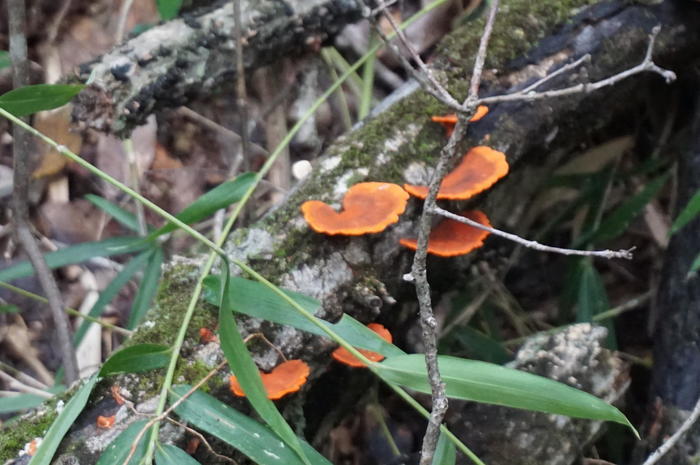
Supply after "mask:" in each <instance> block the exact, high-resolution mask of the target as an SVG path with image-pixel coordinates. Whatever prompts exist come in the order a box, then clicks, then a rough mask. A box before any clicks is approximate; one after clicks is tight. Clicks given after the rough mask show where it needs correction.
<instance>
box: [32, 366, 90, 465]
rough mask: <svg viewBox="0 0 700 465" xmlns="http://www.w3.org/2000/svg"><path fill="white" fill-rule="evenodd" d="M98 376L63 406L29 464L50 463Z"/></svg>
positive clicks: (86, 383) (86, 382) (83, 405)
mask: <svg viewBox="0 0 700 465" xmlns="http://www.w3.org/2000/svg"><path fill="white" fill-rule="evenodd" d="M97 379H98V378H97V376H96V375H93V376H92V377H90V378H89V379H88V380H87V381H85V382H84V383H83V385H82V386H80V388H79V389H78V390H77V391H76V393H75V394H74V395H73V397H72V398H71V400H70V401H68V403H67V404H66V406H65V407H63V410H62V411H61V413H60V414H59V415H58V417H56V419H55V420H54V421H53V423H52V424H51V426H50V427H49V430H48V431H47V432H46V434H45V435H44V438H43V440H42V441H41V444H39V447H38V448H37V450H36V454H34V456H33V457H32V459H31V460H30V461H29V465H49V464H50V463H51V460H52V459H53V455H54V454H55V453H56V449H58V445H59V444H60V443H61V440H63V436H65V434H66V433H67V432H68V430H69V429H70V427H71V426H72V425H73V422H75V419H76V418H78V415H80V412H82V411H83V408H84V407H85V404H87V401H88V398H89V397H90V393H91V392H92V388H93V387H94V386H95V383H96V382H97Z"/></svg>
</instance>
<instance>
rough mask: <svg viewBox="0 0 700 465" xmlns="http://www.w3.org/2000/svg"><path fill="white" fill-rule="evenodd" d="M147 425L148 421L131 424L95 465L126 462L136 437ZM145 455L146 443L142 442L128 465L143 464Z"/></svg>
mask: <svg viewBox="0 0 700 465" xmlns="http://www.w3.org/2000/svg"><path fill="white" fill-rule="evenodd" d="M146 423H148V420H146V419H144V420H138V421H135V422H133V423H132V424H130V425H129V427H128V428H127V429H125V430H124V431H122V432H121V434H120V435H119V436H117V437H116V438H115V439H114V441H112V442H110V443H109V445H108V446H107V448H106V449H105V450H104V452H102V455H100V458H99V460H98V461H97V463H96V464H95V465H122V464H123V463H124V460H126V458H127V457H128V456H129V452H130V451H131V446H132V445H133V443H134V441H135V440H136V436H138V434H139V432H140V431H141V429H143V427H144V426H146ZM145 453H146V441H143V440H142V441H140V442H139V443H138V444H137V446H136V451H135V452H134V455H133V456H132V457H131V459H130V460H129V463H128V464H127V465H137V464H138V463H140V462H141V459H142V458H143V455H144V454H145Z"/></svg>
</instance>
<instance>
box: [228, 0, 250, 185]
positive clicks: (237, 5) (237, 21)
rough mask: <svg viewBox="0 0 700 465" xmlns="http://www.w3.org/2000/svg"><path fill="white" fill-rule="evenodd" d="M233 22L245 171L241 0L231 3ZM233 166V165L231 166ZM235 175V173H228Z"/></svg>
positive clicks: (245, 115)
mask: <svg viewBox="0 0 700 465" xmlns="http://www.w3.org/2000/svg"><path fill="white" fill-rule="evenodd" d="M233 22H234V29H235V36H236V108H237V109H238V118H239V121H240V127H239V130H238V131H239V133H240V134H241V155H242V156H243V166H244V169H245V171H248V170H249V169H250V158H249V157H248V105H247V94H246V85H245V68H244V67H243V29H242V28H243V26H242V21H241V0H234V1H233ZM231 165H233V163H232V164H231ZM230 174H235V173H230Z"/></svg>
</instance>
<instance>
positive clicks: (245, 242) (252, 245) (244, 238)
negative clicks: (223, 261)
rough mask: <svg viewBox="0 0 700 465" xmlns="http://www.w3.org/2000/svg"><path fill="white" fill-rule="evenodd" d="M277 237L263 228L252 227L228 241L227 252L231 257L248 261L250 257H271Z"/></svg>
mask: <svg viewBox="0 0 700 465" xmlns="http://www.w3.org/2000/svg"><path fill="white" fill-rule="evenodd" d="M275 245H276V241H275V238H274V237H273V236H272V234H270V233H269V232H268V231H266V230H264V229H262V228H250V229H247V230H246V231H245V234H242V235H238V237H237V238H236V240H231V241H227V243H226V253H227V254H228V256H229V257H231V258H233V259H235V260H240V261H248V260H249V259H270V258H272V254H273V253H274V251H275Z"/></svg>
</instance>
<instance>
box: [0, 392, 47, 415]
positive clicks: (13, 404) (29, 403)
mask: <svg viewBox="0 0 700 465" xmlns="http://www.w3.org/2000/svg"><path fill="white" fill-rule="evenodd" d="M44 400H46V399H44V398H43V397H41V396H37V395H35V394H18V395H16V396H12V397H0V413H11V412H18V411H20V410H26V409H30V408H33V407H36V406H38V405H39V404H41V403H42V402H43V401H44Z"/></svg>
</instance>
